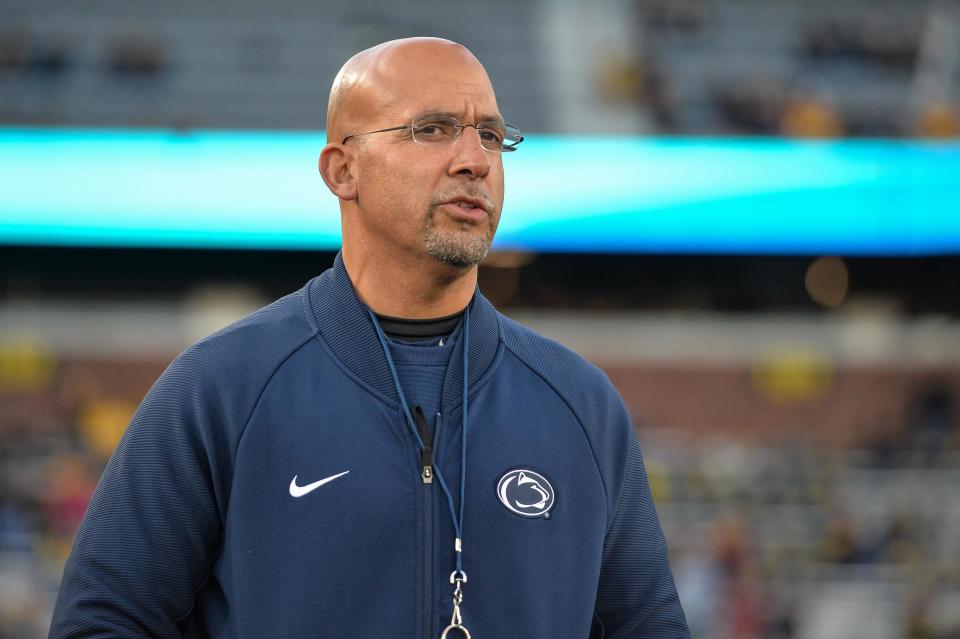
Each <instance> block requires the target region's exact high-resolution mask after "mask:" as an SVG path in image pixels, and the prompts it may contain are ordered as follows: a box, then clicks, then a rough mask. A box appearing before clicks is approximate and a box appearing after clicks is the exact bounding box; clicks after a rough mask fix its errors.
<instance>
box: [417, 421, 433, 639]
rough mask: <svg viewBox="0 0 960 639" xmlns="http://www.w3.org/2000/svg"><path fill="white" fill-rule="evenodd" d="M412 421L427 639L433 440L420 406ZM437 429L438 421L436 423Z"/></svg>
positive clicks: (430, 593)
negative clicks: (417, 460)
mask: <svg viewBox="0 0 960 639" xmlns="http://www.w3.org/2000/svg"><path fill="white" fill-rule="evenodd" d="M413 421H414V422H416V424H417V430H418V431H419V432H420V439H421V440H423V447H422V448H421V449H420V480H421V481H422V482H423V504H424V508H423V514H424V522H423V530H424V548H423V611H424V615H423V631H424V635H425V637H426V638H427V639H431V638H432V637H433V606H432V605H431V604H432V601H433V492H432V491H431V488H432V485H433V438H432V437H431V436H430V427H429V426H428V425H427V418H426V417H425V416H424V414H423V409H422V408H421V407H420V406H414V407H413ZM437 426H438V427H439V420H438V423H437Z"/></svg>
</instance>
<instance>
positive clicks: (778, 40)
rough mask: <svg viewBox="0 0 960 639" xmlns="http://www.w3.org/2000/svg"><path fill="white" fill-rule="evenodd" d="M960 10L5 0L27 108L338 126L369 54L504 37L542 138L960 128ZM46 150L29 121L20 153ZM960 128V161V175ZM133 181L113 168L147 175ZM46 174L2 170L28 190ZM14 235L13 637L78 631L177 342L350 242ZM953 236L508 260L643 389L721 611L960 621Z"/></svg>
mask: <svg viewBox="0 0 960 639" xmlns="http://www.w3.org/2000/svg"><path fill="white" fill-rule="evenodd" d="M958 34H960V13H958V10H957V5H956V3H953V2H944V3H934V2H926V1H920V0H917V1H908V0H902V1H899V2H894V1H890V0H887V1H884V2H875V1H868V0H834V1H832V2H826V1H823V0H814V1H811V2H805V3H802V4H801V3H800V2H794V1H788V0H763V1H761V0H729V1H722V2H721V0H634V1H628V0H612V1H609V2H599V3H585V2H583V3H580V2H573V1H570V0H558V1H556V2H551V1H548V0H541V1H538V2H506V1H493V2H474V3H462V2H439V1H438V0H430V1H420V0H418V1H412V0H406V1H404V2H397V3H393V4H380V3H375V2H372V1H369V0H356V1H354V2H351V3H343V4H337V5H333V4H330V5H327V4H326V3H319V2H310V1H307V0H283V1H279V2H272V3H260V2H254V1H252V0H239V1H234V2H226V1H225V0H210V1H208V2H204V3H193V2H186V1H185V0H170V1H168V2H164V3H153V4H149V5H148V4H145V3H143V4H139V3H127V2H119V1H107V0H99V1H95V2H89V3H59V2H51V1H47V0H40V1H29V0H24V1H21V2H14V1H12V0H2V1H0V127H3V128H4V129H7V130H14V128H15V130H16V131H23V130H27V131H33V130H34V127H44V130H47V131H49V130H51V129H50V128H49V127H84V128H89V127H92V128H96V129H102V128H104V127H109V128H123V129H128V128H134V129H138V130H139V129H147V130H155V129H159V130H163V131H169V130H175V131H177V132H189V131H192V130H195V129H231V130H232V129H238V130H256V131H275V132H283V131H307V132H317V131H319V130H321V129H322V128H323V126H324V117H323V116H324V110H325V101H326V94H327V91H328V88H329V84H330V81H331V80H332V77H333V75H334V73H335V72H336V70H337V68H338V67H339V65H340V64H341V63H342V62H343V61H344V60H345V59H346V58H347V57H348V56H349V55H351V54H352V53H353V52H355V51H357V50H360V49H362V48H364V47H366V46H369V45H371V44H373V43H376V42H380V41H383V40H386V39H390V38H394V37H403V36H410V35H440V36H445V37H449V38H451V39H454V40H457V41H460V42H463V43H464V44H466V45H467V46H468V47H470V48H471V50H473V51H474V53H476V55H477V56H478V57H479V58H480V60H481V61H483V62H484V64H485V65H486V67H487V69H488V71H489V72H490V75H491V77H492V79H493V82H494V85H495V87H496V89H497V94H498V98H499V102H500V106H501V109H502V111H503V112H504V113H505V114H506V115H507V117H508V119H509V120H510V121H514V122H516V123H517V124H519V125H520V126H521V127H522V129H523V130H524V131H525V133H528V134H529V135H528V137H529V140H530V142H531V143H534V144H535V143H536V140H537V138H538V137H547V136H549V135H554V136H577V135H579V136H582V135H600V136H605V137H606V138H611V137H612V136H625V137H635V136H642V137H643V138H646V137H648V136H670V139H671V140H678V141H681V142H682V141H683V140H687V139H696V140H699V141H701V142H702V141H703V140H707V141H716V143H717V144H721V143H722V142H723V141H724V140H727V139H729V138H730V137H731V136H733V137H735V138H736V139H738V140H742V139H746V140H754V139H759V140H771V139H773V140H776V139H778V138H781V137H783V138H791V139H793V138H800V139H804V140H806V139H813V140H817V142H814V144H826V145H829V144H831V142H830V140H836V139H841V138H871V139H872V138H881V139H884V140H892V141H893V142H891V144H894V145H911V144H917V141H918V140H922V141H923V142H922V143H920V145H919V146H924V145H933V146H934V147H936V148H945V149H950V148H953V149H956V145H957V138H958V137H960V112H958V101H960V35H958ZM824 140H826V141H824ZM951 140H953V141H952V142H951ZM19 150H20V149H19V147H18V146H17V145H16V144H10V143H7V144H5V145H2V146H0V161H2V162H5V163H7V165H9V166H15V165H16V163H17V161H18V159H19V158H20V155H19V154H18V151H19ZM524 150H525V149H523V148H522V149H521V150H520V151H519V153H517V154H516V157H517V158H520V157H521V155H522V154H523V153H524ZM956 157H957V156H956V154H955V153H954V154H953V155H947V156H945V158H946V159H945V160H944V162H948V163H952V164H948V165H946V166H944V167H943V169H944V170H945V171H946V172H947V173H948V174H949V173H950V172H951V171H952V172H953V175H958V176H960V165H957V163H956V162H957V161H956ZM514 159H515V158H513V157H511V158H505V160H506V162H507V164H508V166H507V169H506V170H507V209H506V210H505V217H506V216H507V215H509V214H510V208H509V207H510V194H511V192H513V191H515V190H518V189H520V188H522V185H521V184H518V183H517V182H516V181H515V180H511V173H510V166H509V163H510V162H512V161H513V160H514ZM602 159H603V158H602V157H597V156H594V155H592V154H591V153H590V150H589V147H587V148H586V150H585V151H584V152H583V154H582V157H581V159H579V161H578V166H575V167H573V169H574V171H573V173H571V175H573V176H577V174H578V173H577V172H578V171H579V172H580V177H581V179H582V182H579V181H578V182H577V183H575V184H574V185H573V186H574V188H579V189H582V190H583V192H584V194H585V195H586V197H587V198H589V197H590V191H589V189H590V184H591V176H590V173H591V171H592V170H594V168H595V167H596V166H597V165H598V162H600V161H601V160H602ZM579 163H582V166H580V165H579ZM534 168H535V167H534ZM547 177H548V178H549V176H547ZM100 178H101V179H102V180H103V182H102V183H97V184H91V185H90V186H91V189H101V190H104V191H109V190H110V189H111V188H114V187H115V186H116V185H113V184H111V176H110V175H102V176H100ZM6 179H8V180H9V174H8V176H7V178H6ZM316 179H317V182H318V183H319V177H317V178H316ZM688 180H689V185H690V187H691V188H694V187H695V186H696V184H697V181H698V175H696V174H690V175H689V176H688ZM681 182H682V180H681ZM15 186H16V185H15V184H13V181H12V180H11V181H8V182H6V183H5V177H4V176H3V175H0V193H2V192H3V191H10V190H12V189H14V188H15ZM49 187H50V190H51V191H56V189H57V188H58V184H57V183H51V184H50V185H49ZM177 188H178V185H177V184H170V189H171V190H176V189H177ZM262 188H264V189H268V190H269V188H270V184H269V183H264V184H263V185H262ZM949 193H950V192H949V190H948V195H949ZM952 193H953V194H954V195H957V194H958V193H960V192H958V191H957V190H956V187H954V190H953V191H952ZM597 195H599V194H597ZM70 197H71V194H69V193H67V194H65V197H64V201H69V200H70ZM2 201H4V200H2V195H0V202H2ZM957 201H958V200H957V199H956V197H954V198H953V199H951V198H950V197H941V198H940V199H939V200H937V205H938V207H939V208H938V210H937V211H936V212H935V213H936V214H941V215H945V216H946V219H949V218H951V217H952V216H953V215H954V214H956V213H958V211H957ZM853 205H854V206H855V202H854V203H853ZM896 211H897V209H896V207H894V209H893V212H892V213H891V215H896ZM6 213H8V211H2V210H0V220H2V219H4V218H3V216H4V215H5V214H6ZM853 213H854V214H856V211H853ZM137 214H138V211H135V210H133V211H130V216H136V215H137ZM270 214H271V212H270V211H263V215H264V216H270ZM725 214H727V213H726V212H725V211H720V210H719V209H718V211H717V215H725ZM781 214H782V213H781ZM904 214H908V213H904ZM757 215H758V216H759V215H760V214H759V213H758V214H757ZM766 215H769V216H773V217H776V216H777V215H778V210H776V209H774V210H769V211H767V212H766ZM757 219H760V218H759V217H758V218H757ZM597 224H601V222H600V221H598V222H597ZM11 228H12V227H11ZM5 232H6V233H7V235H6V236H5V235H4V233H5ZM953 232H954V237H956V233H957V230H956V226H954V227H953ZM855 234H856V233H855ZM680 237H681V239H682V234H681V235H680ZM11 238H12V235H10V228H7V229H6V230H4V227H3V226H2V224H0V637H2V638H4V639H10V638H18V639H19V638H29V637H40V636H45V633H46V625H47V623H48V621H49V616H50V612H51V607H52V604H53V600H54V597H55V593H56V589H57V586H58V582H59V577H60V571H61V569H62V563H63V560H64V558H65V556H66V553H67V552H68V551H69V547H70V543H71V540H72V536H73V533H74V531H75V529H76V526H77V525H78V523H79V520H80V518H81V517H82V514H83V511H84V508H85V506H86V502H87V499H88V497H89V495H90V492H91V491H92V489H93V487H94V485H95V483H96V479H97V477H98V476H99V472H100V471H101V469H102V467H103V464H104V463H105V460H106V458H107V457H108V456H109V453H110V451H111V450H112V448H113V446H114V445H115V443H116V440H117V438H118V437H119V435H120V434H121V433H122V430H123V428H124V426H125V425H126V422H127V420H128V419H129V417H130V415H131V413H132V411H133V410H134V409H135V407H136V405H137V404H138V402H139V400H140V399H141V398H142V396H143V394H144V393H145V392H146V390H147V388H148V387H149V386H150V384H151V383H152V382H153V381H154V380H155V378H156V377H157V376H158V374H159V373H160V372H161V371H162V370H163V368H164V366H165V365H166V363H167V362H169V360H170V359H171V358H172V357H173V356H175V355H176V353H177V352H179V350H180V349H182V348H183V347H184V346H185V345H186V344H188V343H190V342H191V341H193V340H195V339H198V338H199V337H201V336H203V335H205V334H207V333H209V332H211V331H212V330H215V329H217V328H219V327H221V326H223V325H225V324H226V323H228V322H230V321H232V320H233V319H235V318H237V317H239V316H241V315H242V314H244V313H246V312H248V311H249V310H252V309H254V308H257V307H258V306H260V305H262V304H263V303H266V302H268V301H269V300H271V299H273V298H275V297H277V296H279V295H282V294H285V293H286V292H289V291H292V290H294V289H296V288H298V287H299V286H301V285H302V283H303V282H304V281H306V280H307V279H309V278H310V277H312V276H313V275H315V274H317V273H319V272H320V271H322V270H323V269H324V268H326V267H327V266H328V265H329V264H330V263H331V261H332V258H333V255H334V253H333V252H332V251H331V250H320V249H317V250H304V249H302V248H299V249H298V248H293V249H287V250H278V249H276V248H273V249H252V248H234V249H222V248H221V249H214V248H202V247H200V248H182V247H162V246H161V247H154V248H143V247H136V246H91V245H89V244H90V243H89V242H83V243H81V242H79V241H78V242H76V243H74V245H71V243H70V242H69V241H67V242H64V243H60V244H58V245H53V244H52V243H47V244H45V243H44V242H42V241H41V242H25V241H22V240H16V241H15V240H13V239H11ZM81 244H86V245H81ZM851 246H852V244H851ZM953 246H954V249H953V250H946V251H944V250H939V251H927V252H922V251H921V252H918V253H916V254H912V253H910V252H909V251H907V252H904V251H899V252H896V251H894V252H890V251H884V250H880V249H877V250H874V251H870V250H866V251H864V250H859V249H858V250H853V249H851V250H850V252H849V253H845V252H844V251H843V250H833V251H829V252H823V253H818V252H813V251H808V252H796V251H786V252H784V251H781V250H779V249H778V248H777V247H776V246H774V245H770V247H769V248H768V249H767V250H764V249H763V248H762V247H761V248H753V249H751V250H749V251H746V252H745V251H743V250H735V249H729V250H723V249H716V250H711V251H709V252H704V251H698V250H696V249H695V248H688V249H687V250H683V248H682V246H681V247H680V248H676V247H674V248H671V249H670V250H669V251H666V250H664V251H656V250H643V251H637V250H629V249H626V250H625V249H623V248H622V247H620V248H618V249H617V250H616V251H612V250H611V251H604V250H603V249H602V248H597V249H594V250H590V251H583V250H581V251H576V252H564V251H559V252H557V251H546V250H534V249H530V248H525V249H522V250H521V249H517V248H516V247H513V248H512V249H511V250H500V251H497V252H495V253H494V254H492V255H491V257H490V258H489V260H488V261H487V263H486V264H485V265H484V266H483V267H482V269H481V274H480V280H481V287H482V289H483V290H484V292H485V293H486V294H487V295H488V296H489V297H490V298H491V299H492V300H493V301H494V302H495V303H497V304H498V305H499V306H500V307H501V309H503V310H504V311H505V312H506V313H507V314H508V315H510V316H512V317H515V318H517V319H519V320H520V321H522V322H525V323H527V324H529V325H531V326H533V327H534V328H536V329H537V330H539V331H541V332H543V333H544V334H546V335H548V336H551V337H554V338H555V339H558V340H560V341H561V342H563V343H566V344H567V345H569V346H571V347H572V348H574V349H575V350H577V351H578V352H580V353H582V354H583V355H584V356H586V357H587V358H589V359H591V360H592V361H594V362H596V363H597V364H599V365H601V366H602V367H603V368H604V369H605V370H607V371H608V373H609V374H610V376H611V377H612V379H613V380H614V382H615V383H616V385H617V386H618V388H619V389H620V391H621V393H622V394H623V397H624V399H625V401H626V403H627V405H628V407H629V409H630V411H631V413H632V416H633V418H634V421H635V423H636V425H637V426H638V432H639V434H640V437H641V441H642V444H643V447H644V451H645V455H646V459H647V465H648V471H649V474H650V479H651V485H652V488H653V490H654V492H655V497H656V499H657V503H658V509H659V512H660V515H661V518H662V522H663V525H664V528H665V531H666V534H667V538H668V540H669V542H670V546H671V557H672V562H673V567H674V571H675V576H676V579H677V583H678V587H679V590H680V595H681V598H682V600H683V603H684V606H685V609H686V612H687V615H688V619H689V621H690V624H691V629H692V631H693V633H694V636H695V637H699V638H703V639H734V638H736V639H749V638H753V637H758V638H759V637H770V638H777V637H779V638H787V637H798V638H811V639H813V638H817V639H835V638H836V639H841V638H847V637H849V638H851V639H852V638H858V639H859V638H862V637H871V638H873V639H883V638H888V637H889V638H895V637H908V638H947V637H958V636H960V552H958V549H960V491H958V490H957V487H958V486H960V451H958V434H957V433H958V430H960V428H958V424H960V323H958V319H957V315H958V311H960V292H958V283H960V250H958V249H956V244H954V245H953Z"/></svg>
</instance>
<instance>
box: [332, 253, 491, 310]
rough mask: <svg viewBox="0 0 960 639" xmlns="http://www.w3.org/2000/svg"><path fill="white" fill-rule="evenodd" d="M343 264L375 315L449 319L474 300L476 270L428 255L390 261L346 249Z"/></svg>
mask: <svg viewBox="0 0 960 639" xmlns="http://www.w3.org/2000/svg"><path fill="white" fill-rule="evenodd" d="M343 264H344V266H345V267H346V269H347V274H348V275H349V276H350V282H351V283H352V284H353V288H354V290H355V291H356V293H357V296H358V297H359V298H360V300H361V301H362V302H363V303H364V304H366V305H367V306H368V307H369V308H370V309H371V310H372V311H373V312H374V313H376V314H378V315H387V316H389V317H397V318H406V319H432V318H437V317H446V316H448V315H453V314H455V313H459V312H460V311H462V310H463V309H464V308H465V307H466V306H467V305H468V304H469V303H470V300H471V299H472V298H473V292H474V290H475V289H476V286H477V267H476V266H471V267H468V268H459V267H455V266H449V265H447V264H443V263H441V262H439V261H438V260H436V259H435V258H432V257H429V256H426V257H422V258H410V259H406V260H403V259H401V260H399V261H390V262H389V263H387V262H386V261H385V260H382V259H381V260H377V259H363V255H362V253H361V254H357V253H354V252H352V251H348V250H347V247H346V246H344V250H343Z"/></svg>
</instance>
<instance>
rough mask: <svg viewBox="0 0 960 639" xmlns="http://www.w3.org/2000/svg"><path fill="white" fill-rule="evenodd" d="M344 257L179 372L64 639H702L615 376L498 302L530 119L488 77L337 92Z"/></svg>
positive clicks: (138, 432) (79, 552)
mask: <svg viewBox="0 0 960 639" xmlns="http://www.w3.org/2000/svg"><path fill="white" fill-rule="evenodd" d="M327 130H328V144H327V145H326V147H324V149H323V151H322V152H321V154H320V162H319V168H320V173H321V175H322V176H323V179H324V181H325V182H326V184H327V186H328V187H329V188H330V190H331V191H332V192H333V193H334V194H335V195H336V196H337V197H338V198H339V200H340V206H341V217H342V224H343V250H342V252H341V254H340V255H338V256H337V259H336V262H335V264H334V266H333V268H332V269H331V270H329V271H327V272H325V273H323V274H322V275H320V276H319V277H317V278H315V279H314V280H312V281H311V282H309V283H308V284H307V285H306V286H305V287H304V288H303V289H302V290H300V291H299V292H297V293H294V294H292V295H290V296H288V297H285V298H283V299H281V300H279V301H277V302H275V303H274V304H272V305H270V306H268V307H266V308H265V309H262V310H261V311H258V312H257V313H254V314H253V315H251V316H249V317H247V318H245V319H243V320H241V321H240V322H238V323H236V324H234V325H232V326H230V327H228V328H226V329H224V330H222V331H220V332H219V333H217V334H215V335H213V336H211V337H209V338H207V339H205V340H203V341H201V342H199V343H198V344H196V345H194V346H192V347H191V348H189V349H187V350H186V351H185V352H184V353H183V354H181V355H180V356H179V357H178V358H177V359H176V360H175V361H174V362H173V363H172V364H171V365H170V367H169V369H168V370H167V371H166V372H165V373H164V374H163V376H162V377H161V378H160V380H159V381H158V382H157V384H156V385H155V386H154V388H153V389H151V391H150V393H149V394H148V396H147V397H146V399H145V400H144V402H143V405H142V406H141V407H140V409H139V410H138V411H137V413H136V415H135V416H134V418H133V421H132V423H131V425H130V427H129V429H128V431H127V433H126V434H125V435H124V438H123V440H122V441H121V443H120V445H119V446H118V448H117V451H116V452H115V454H114V456H113V458H112V459H111V461H110V463H109V464H108V466H107V469H106V471H105V472H104V476H103V478H102V480H101V482H100V485H99V486H98V488H97V492H96V494H95V496H94V498H93V500H92V502H91V504H90V507H89V511H88V513H87V515H86V518H85V520H84V522H83V524H82V525H81V527H80V530H79V532H78V534H77V538H76V542H75V545H74V549H73V552H72V553H71V556H70V558H69V559H68V561H67V565H66V568H65V572H64V578H63V585H62V587H61V591H60V596H59V600H58V602H57V608H56V611H55V614H54V619H53V625H52V628H51V636H53V637H80V636H84V637H86V636H98V637H107V636H109V637H134V636H138V637H140V636H155V637H175V636H181V634H182V635H186V636H196V637H207V636H210V637H258V638H260V637H338V638H340V637H361V638H368V637H369V638H372V637H397V638H398V639H400V638H402V639H407V638H409V637H417V638H427V639H430V638H436V637H441V636H442V637H449V638H451V639H453V638H459V637H470V636H473V637H478V638H481V639H483V638H486V639H512V638H519V637H524V638H532V637H544V638H546V637H551V638H554V637H569V638H571V639H574V638H576V639H585V638H587V637H608V638H612V637H656V638H657V639H665V638H672V637H687V636H688V632H687V629H686V623H685V620H684V617H683V612H682V610H681V608H680V604H679V601H678V598H677V594H676V589H675V588H674V584H673V578H672V576H671V573H670V569H669V566H668V564H667V558H666V549H665V544H664V539H663V535H662V533H661V531H660V526H659V523H658V521H657V517H656V513H655V511H654V508H653V504H652V502H651V499H650V491H649V489H648V487H647V483H646V476H645V472H644V469H643V463H642V460H641V456H640V451H639V448H638V445H637V441H636V436H635V434H634V433H633V430H632V428H631V426H630V422H629V419H628V417H627V414H626V411H625V410H624V407H623V404H622V402H621V400H620V398H619V397H618V396H617V394H616V392H615V390H614V389H613V388H612V386H611V385H610V383H609V381H608V380H607V379H606V377H605V376H604V375H603V374H602V373H601V372H600V371H599V370H598V369H596V368H595V367H593V366H591V365H590V364H588V363H586V362H585V361H583V360H582V359H580V358H579V357H577V356H576V355H574V354H572V353H571V352H569V351H567V350H566V349H564V348H562V347H561V346H559V345H557V344H555V343H552V342H549V341H548V340H545V339H544V338H542V337H539V336H537V335H535V334H533V333H532V332H530V331H528V330H527V329H524V328H522V327H520V326H518V325H517V324H515V323H513V322H511V321H510V320H508V319H506V318H505V317H503V316H502V315H499V314H498V313H497V312H496V311H495V310H494V309H493V307H492V306H491V305H490V303H489V302H487V301H486V300H485V299H484V298H483V297H482V295H481V294H480V293H479V292H478V291H477V290H476V281H477V263H478V262H480V261H481V260H482V259H483V257H484V256H485V255H486V253H487V250H488V248H489V246H490V242H491V240H492V239H493V235H494V232H495V230H496V227H497V223H498V221H499V216H500V210H501V207H502V204H503V191H504V189H503V163H502V154H503V153H504V152H507V151H509V150H512V149H513V148H514V147H515V146H516V145H517V144H519V142H520V141H521V140H522V138H521V137H520V136H519V134H518V133H517V132H516V131H515V130H514V129H513V128H512V127H510V126H509V125H506V124H505V123H504V121H503V118H502V117H501V115H500V112H499V109H498V108H497V103H496V99H495V96H494V92H493V88H492V86H491V84H490V80H489V78H488V77H487V75H486V72H485V71H484V69H483V67H482V66H481V65H480V63H479V62H478V61H477V60H476V58H474V57H473V55H472V54H470V52H469V51H467V50H466V49H465V48H463V47H462V46H460V45H458V44H454V43H452V42H448V41H446V40H438V39H432V38H415V39H409V40H399V41H394V42H387V43H385V44H382V45H379V46H377V47H374V48H372V49H370V50H367V51H364V52H362V53H360V54H358V55H357V56H355V57H354V58H353V59H351V60H350V61H349V62H347V64H346V65H345V66H344V68H343V69H342V70H341V71H340V74H339V75H338V76H337V78H336V80H335V82H334V85H333V90H332V91H331V95H330V103H329V109H328V114H327Z"/></svg>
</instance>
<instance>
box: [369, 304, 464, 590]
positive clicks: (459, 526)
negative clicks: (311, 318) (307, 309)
mask: <svg viewBox="0 0 960 639" xmlns="http://www.w3.org/2000/svg"><path fill="white" fill-rule="evenodd" d="M367 313H369V314H370V320H371V321H372V322H373V327H374V328H375V329H376V331H377V337H378V338H379V339H380V345H381V346H382V347H383V354H384V355H385V356H386V358H387V366H388V367H389V368H390V376H391V377H392V378H393V384H394V386H396V388H397V395H398V396H399V397H400V405H401V406H402V407H403V414H404V416H405V417H406V419H407V426H408V427H409V428H410V432H412V433H413V437H414V438H415V439H416V440H417V445H419V446H420V450H423V449H424V443H423V439H422V438H421V437H420V433H419V432H417V426H416V424H415V423H414V421H413V416H412V415H411V414H410V407H409V406H407V398H406V397H405V396H404V394H403V389H402V388H400V378H399V377H397V367H396V366H395V365H394V363H393V357H391V355H390V345H389V344H388V343H387V338H386V336H385V335H384V334H383V329H381V328H380V322H378V321H377V316H376V315H374V313H373V311H371V310H370V309H369V308H368V309H367ZM462 335H463V337H462V338H461V339H462V340H463V427H462V428H461V430H460V513H459V515H458V514H457V512H456V509H455V508H454V506H453V495H451V494H450V490H449V489H448V488H447V482H445V481H444V479H443V473H441V472H440V467H439V466H438V465H437V464H436V462H434V465H433V467H434V473H435V474H436V476H437V480H438V481H439V482H440V488H442V489H443V493H444V495H446V496H447V505H448V506H449V507H450V520H451V521H452V522H453V530H454V532H455V533H456V535H457V538H456V541H455V543H454V551H455V552H456V558H457V569H456V572H457V573H459V574H461V575H463V574H464V573H463V562H462V560H461V559H462V555H463V553H462V550H463V542H462V539H463V495H464V488H465V486H466V480H467V380H468V378H469V377H468V374H469V367H468V366H467V353H468V351H469V347H470V307H469V306H467V308H466V309H465V310H464V312H463V331H462ZM451 583H452V582H451Z"/></svg>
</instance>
